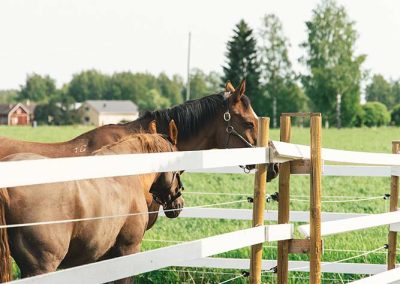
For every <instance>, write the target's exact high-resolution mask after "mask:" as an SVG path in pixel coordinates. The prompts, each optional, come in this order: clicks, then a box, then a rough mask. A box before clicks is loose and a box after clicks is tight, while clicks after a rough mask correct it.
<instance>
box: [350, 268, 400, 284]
mask: <svg viewBox="0 0 400 284" xmlns="http://www.w3.org/2000/svg"><path fill="white" fill-rule="evenodd" d="M351 283H353V284H378V283H379V284H384V283H400V268H396V269H392V270H388V271H385V272H382V273H379V274H376V275H374V276H371V277H367V278H364V279H360V280H357V281H353V282H351Z"/></svg>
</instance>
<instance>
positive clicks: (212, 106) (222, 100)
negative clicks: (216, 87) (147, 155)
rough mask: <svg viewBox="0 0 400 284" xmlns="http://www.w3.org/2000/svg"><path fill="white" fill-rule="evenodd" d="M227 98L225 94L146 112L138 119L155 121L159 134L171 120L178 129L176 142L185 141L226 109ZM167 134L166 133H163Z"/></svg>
mask: <svg viewBox="0 0 400 284" xmlns="http://www.w3.org/2000/svg"><path fill="white" fill-rule="evenodd" d="M227 100H228V96H227V94H226V93H225V92H221V93H218V94H213V95H209V96H206V97H203V98H200V99H194V100H190V101H187V102H185V103H183V104H181V105H177V106H174V107H171V108H168V109H164V110H155V111H147V112H146V113H145V114H144V115H142V116H141V117H140V118H139V119H150V120H153V119H155V120H156V122H157V127H158V128H160V130H161V131H160V132H164V131H165V130H166V129H167V128H168V123H169V122H170V121H171V119H173V120H174V121H175V123H176V126H177V128H178V140H179V141H182V140H186V139H187V138H189V137H191V136H192V135H193V134H195V132H197V131H198V130H199V128H200V127H201V126H204V125H205V124H206V123H207V122H209V121H211V120H212V119H214V118H215V115H216V114H217V113H218V112H220V111H221V110H223V109H224V108H226V107H227V104H226V103H227ZM165 133H167V132H165Z"/></svg>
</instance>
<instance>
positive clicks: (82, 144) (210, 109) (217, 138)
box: [0, 81, 278, 181]
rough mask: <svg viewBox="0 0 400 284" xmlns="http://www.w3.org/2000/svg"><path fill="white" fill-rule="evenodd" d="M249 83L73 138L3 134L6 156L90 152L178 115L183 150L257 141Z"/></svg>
mask: <svg viewBox="0 0 400 284" xmlns="http://www.w3.org/2000/svg"><path fill="white" fill-rule="evenodd" d="M245 89H246V83H245V81H242V82H241V84H240V86H239V87H238V88H236V90H235V89H234V88H233V86H232V85H231V84H230V83H228V84H227V85H226V91H225V92H221V93H218V94H214V95H210V96H207V97H204V98H201V99H197V100H192V101H188V102H186V103H184V104H181V105H178V106H175V107H172V108H169V109H165V110H157V111H153V112H146V113H145V114H144V115H143V116H141V117H140V118H139V119H137V120H135V121H132V122H129V123H125V124H116V125H115V124H114V125H105V126H101V127H99V128H96V129H93V130H91V131H89V132H86V133H84V134H82V135H80V136H78V137H76V138H74V139H72V140H70V141H67V142H60V143H35V142H27V141H18V140H13V139H10V138H5V137H0V158H3V157H5V156H8V155H10V154H14V153H21V152H29V153H36V154H40V155H44V156H47V157H72V156H87V155H91V153H92V152H93V151H95V150H97V149H99V148H101V147H103V146H104V145H107V144H110V143H112V142H115V141H117V140H118V139H120V138H122V137H124V136H126V135H130V134H132V133H136V132H138V131H140V130H144V131H146V130H148V128H149V125H150V123H151V121H153V120H155V121H156V124H157V129H158V131H159V133H163V134H168V124H169V122H170V121H171V120H172V119H173V120H174V121H175V122H176V125H177V127H178V131H179V140H178V145H177V147H178V149H179V150H180V151H185V150H205V149H212V148H219V149H223V148H241V147H251V146H253V145H255V144H256V142H257V141H256V140H257V130H258V120H257V115H256V114H255V113H254V111H253V108H252V107H251V103H250V100H249V98H248V97H247V96H246V95H245ZM277 174H278V168H277V164H270V166H269V168H268V177H267V180H268V181H269V180H271V179H273V178H275V177H276V176H277Z"/></svg>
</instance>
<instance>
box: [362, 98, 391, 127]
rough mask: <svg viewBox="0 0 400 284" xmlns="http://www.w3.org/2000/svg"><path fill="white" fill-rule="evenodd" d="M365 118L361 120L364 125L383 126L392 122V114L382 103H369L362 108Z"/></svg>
mask: <svg viewBox="0 0 400 284" xmlns="http://www.w3.org/2000/svg"><path fill="white" fill-rule="evenodd" d="M362 109H363V117H362V119H361V121H362V125H365V126H368V127H371V126H383V125H388V124H389V122H390V113H389V112H388V110H387V108H386V106H385V105H384V104H382V103H380V102H368V103H366V104H365V105H363V106H362Z"/></svg>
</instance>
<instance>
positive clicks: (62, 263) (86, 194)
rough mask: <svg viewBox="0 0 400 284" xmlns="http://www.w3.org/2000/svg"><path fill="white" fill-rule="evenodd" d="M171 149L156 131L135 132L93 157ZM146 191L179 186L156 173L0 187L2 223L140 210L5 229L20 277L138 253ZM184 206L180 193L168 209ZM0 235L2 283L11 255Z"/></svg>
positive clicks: (23, 156)
mask: <svg viewBox="0 0 400 284" xmlns="http://www.w3.org/2000/svg"><path fill="white" fill-rule="evenodd" d="M175 139H176V138H175ZM175 139H172V140H175ZM174 149H175V148H174V146H173V145H172V144H170V143H169V142H167V141H166V140H165V139H164V138H162V137H161V136H159V135H157V134H137V135H133V136H131V137H127V138H124V139H122V140H121V141H119V142H116V143H114V144H111V145H109V146H106V147H104V148H102V149H100V150H98V151H97V152H96V153H94V155H108V154H128V153H148V152H166V151H173V150H174ZM43 158H45V157H43V156H40V155H37V154H29V153H20V154H14V155H11V156H8V157H7V158H5V159H3V160H2V161H15V160H27V159H43ZM150 189H152V192H153V191H155V192H159V193H162V194H164V195H165V194H167V195H168V194H170V195H171V196H172V195H174V194H176V191H177V190H179V184H178V182H177V180H176V179H175V178H174V174H173V173H158V174H157V173H154V174H146V175H136V176H126V177H112V178H102V179H90V180H82V181H71V182H64V183H52V184H44V185H32V186H22V187H15V188H5V189H0V221H2V222H1V223H0V224H6V223H7V224H23V223H34V222H42V221H55V220H68V219H80V218H88V217H89V218H90V217H98V216H112V215H121V214H130V213H140V214H139V215H135V216H130V217H118V218H112V219H103V220H94V221H93V220H92V221H81V222H73V223H66V224H52V225H37V226H26V227H19V228H12V229H8V238H9V244H10V248H11V254H12V256H13V257H14V259H15V260H16V262H17V264H18V266H19V267H20V269H21V273H22V276H23V277H27V276H32V275H37V274H42V273H46V272H51V271H54V270H56V269H57V268H65V267H71V266H76V265H82V264H86V263H90V262H94V261H97V260H99V259H105V258H110V257H116V256H122V255H126V254H131V253H135V252H138V251H139V248H140V242H141V240H142V238H143V235H144V233H145V231H146V228H147V223H148V221H149V216H148V214H147V212H148V207H149V206H150V204H151V201H152V195H151V193H150ZM165 191H168V192H167V193H165ZM182 206H183V199H182V198H181V197H179V198H178V199H176V200H175V201H174V203H173V204H171V208H178V209H179V208H182ZM167 209H169V208H167ZM143 213H144V214H143ZM178 213H179V212H178ZM178 213H176V214H174V216H172V217H176V216H177V215H178ZM1 219H2V220H1ZM4 221H5V222H4ZM0 236H2V237H3V239H2V240H1V243H0V247H1V252H0V257H1V261H2V263H1V264H0V268H1V269H2V271H1V270H0V279H1V280H3V281H6V280H9V279H8V278H7V277H9V275H7V272H6V270H4V269H9V267H7V264H6V263H5V261H6V260H7V257H9V256H7V253H6V251H7V250H6V246H7V244H6V243H4V242H5V241H7V240H6V237H7V234H6V233H5V229H0ZM7 262H8V261H7Z"/></svg>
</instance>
